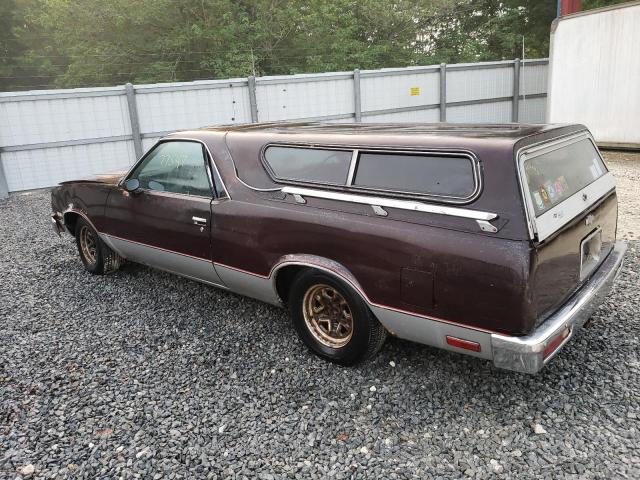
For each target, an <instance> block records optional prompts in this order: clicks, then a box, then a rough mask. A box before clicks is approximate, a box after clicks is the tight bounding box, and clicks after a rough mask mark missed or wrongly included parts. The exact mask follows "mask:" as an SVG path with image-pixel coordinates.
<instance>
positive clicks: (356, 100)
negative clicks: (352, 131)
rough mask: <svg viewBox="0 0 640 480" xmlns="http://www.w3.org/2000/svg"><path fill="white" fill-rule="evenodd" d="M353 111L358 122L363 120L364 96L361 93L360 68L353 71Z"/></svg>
mask: <svg viewBox="0 0 640 480" xmlns="http://www.w3.org/2000/svg"><path fill="white" fill-rule="evenodd" d="M353 111H354V114H355V119H356V122H362V96H361V93H360V69H358V68H356V69H355V70H354V71H353Z"/></svg>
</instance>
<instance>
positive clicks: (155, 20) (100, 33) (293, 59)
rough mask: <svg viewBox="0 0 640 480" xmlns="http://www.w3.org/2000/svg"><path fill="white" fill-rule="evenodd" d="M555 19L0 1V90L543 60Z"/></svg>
mask: <svg viewBox="0 0 640 480" xmlns="http://www.w3.org/2000/svg"><path fill="white" fill-rule="evenodd" d="M618 1H619V0H584V4H585V8H588V7H595V6H603V5H609V4H612V3H617V2H618ZM555 13H556V1H555V0H1V1H0V90H11V89H24V88H45V87H76V86H101V85H117V84H122V83H125V82H135V83H152V82H168V81H191V80H197V79H211V78H230V77H238V76H242V77H244V76H247V75H249V74H251V73H254V72H255V74H256V75H276V74H290V73H302V72H309V73H311V72H321V71H340V70H351V69H353V68H361V69H373V68H383V67H404V66H411V65H428V64H434V63H440V62H447V63H453V62H466V61H469V62H473V61H483V60H499V59H512V58H515V57H521V56H522V49H523V42H524V55H525V57H527V58H533V57H544V56H546V55H547V54H548V48H549V29H550V25H551V22H552V21H553V19H554V17H555Z"/></svg>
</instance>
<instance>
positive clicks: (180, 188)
mask: <svg viewBox="0 0 640 480" xmlns="http://www.w3.org/2000/svg"><path fill="white" fill-rule="evenodd" d="M205 162H206V157H205V155H204V150H203V147H202V145H201V144H200V143H198V142H185V141H171V142H163V143H161V144H159V145H158V146H156V148H155V149H154V150H153V151H152V152H150V153H149V154H148V155H147V157H146V158H145V159H144V160H143V161H142V163H141V164H140V165H138V166H137V167H136V169H135V170H134V171H133V173H132V174H131V176H130V178H137V179H138V181H139V182H140V186H141V187H142V188H146V189H149V190H156V191H160V192H172V193H181V194H184V195H195V196H200V197H211V196H212V193H211V185H210V183H209V176H208V174H207V168H206V163H205Z"/></svg>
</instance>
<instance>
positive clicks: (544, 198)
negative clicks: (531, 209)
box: [539, 185, 551, 205]
mask: <svg viewBox="0 0 640 480" xmlns="http://www.w3.org/2000/svg"><path fill="white" fill-rule="evenodd" d="M539 191H540V196H541V197H542V201H543V202H544V204H545V205H547V204H549V203H551V200H549V195H548V194H547V191H546V190H545V189H544V187H543V186H542V185H541V186H540V189H539Z"/></svg>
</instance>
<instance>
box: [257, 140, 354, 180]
mask: <svg viewBox="0 0 640 480" xmlns="http://www.w3.org/2000/svg"><path fill="white" fill-rule="evenodd" d="M264 157H265V160H266V162H267V165H268V166H269V168H270V169H271V171H272V173H273V175H274V176H275V177H276V178H278V179H281V180H291V181H297V182H310V183H327V184H333V185H344V184H345V183H346V181H347V175H348V173H349V164H350V162H351V151H346V150H329V149H316V148H297V147H268V148H267V149H266V151H265V152H264Z"/></svg>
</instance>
